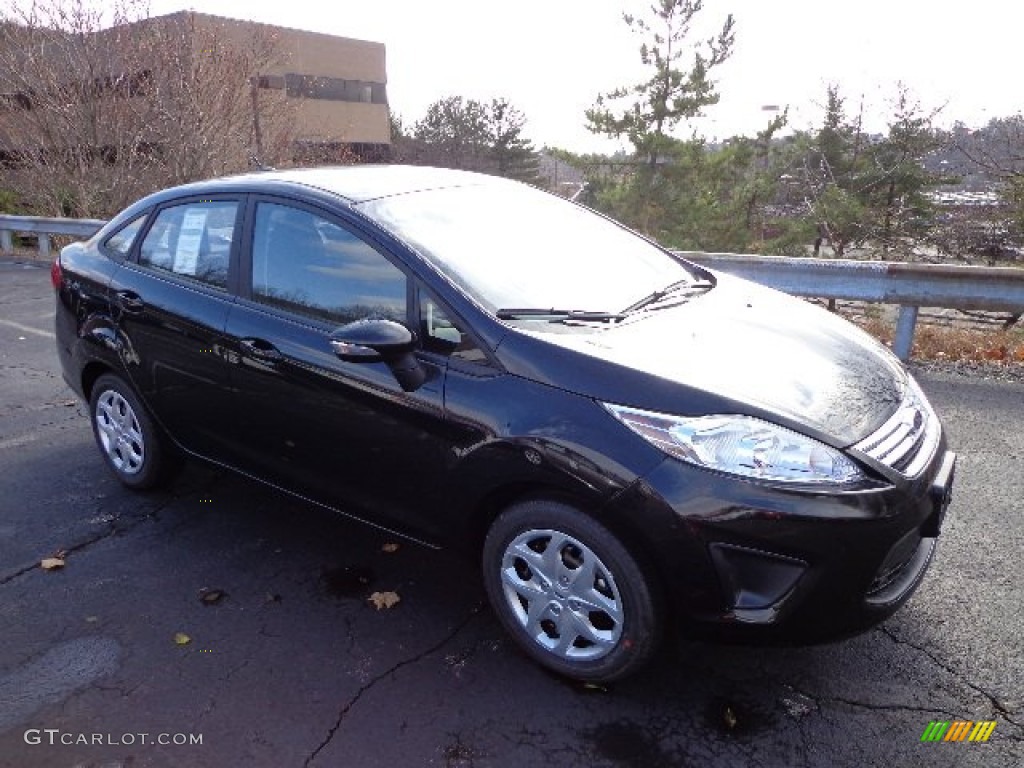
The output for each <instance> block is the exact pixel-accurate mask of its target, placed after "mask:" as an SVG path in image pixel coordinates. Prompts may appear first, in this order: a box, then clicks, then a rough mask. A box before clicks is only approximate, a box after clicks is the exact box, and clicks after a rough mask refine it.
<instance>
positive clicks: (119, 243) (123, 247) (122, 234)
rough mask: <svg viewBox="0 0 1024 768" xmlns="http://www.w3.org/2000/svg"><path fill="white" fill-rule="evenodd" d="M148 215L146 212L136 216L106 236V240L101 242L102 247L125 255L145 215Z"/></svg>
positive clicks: (144, 219)
mask: <svg viewBox="0 0 1024 768" xmlns="http://www.w3.org/2000/svg"><path fill="white" fill-rule="evenodd" d="M148 215H149V214H148V213H143V214H140V215H138V216H136V217H135V218H134V219H132V220H131V221H129V222H128V223H127V224H125V225H124V226H123V227H121V228H120V229H119V230H117V232H115V233H114V234H112V235H111V236H110V237H108V238H107V240H106V242H105V243H103V247H104V248H106V249H107V250H108V251H111V252H113V253H116V254H118V255H120V256H127V255H128V252H129V251H131V249H132V244H133V243H134V242H135V238H136V237H137V236H138V234H139V231H140V230H141V229H142V225H143V224H145V223H146V216H148Z"/></svg>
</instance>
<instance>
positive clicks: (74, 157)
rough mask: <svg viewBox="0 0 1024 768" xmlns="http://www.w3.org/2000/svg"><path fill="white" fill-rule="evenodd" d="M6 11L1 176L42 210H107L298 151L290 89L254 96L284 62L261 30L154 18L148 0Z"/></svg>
mask: <svg viewBox="0 0 1024 768" xmlns="http://www.w3.org/2000/svg"><path fill="white" fill-rule="evenodd" d="M0 14H2V17H0V171H2V174H3V181H2V182H0V186H3V187H6V188H9V189H13V190H15V191H16V192H17V193H18V195H19V197H20V198H21V200H22V202H23V203H24V204H25V205H26V206H27V207H28V208H29V209H30V210H32V211H34V212H37V213H41V214H50V215H74V216H108V215H110V214H112V213H113V212H115V211H116V210H118V209H119V208H121V207H123V206H124V205H125V204H127V203H128V202H130V201H132V200H134V199H136V198H137V197H139V196H140V195H142V194H144V193H146V192H149V191H152V190H154V189H159V188H161V187H164V186H168V185H170V184H175V183H182V182H187V181H192V180H196V179H200V178H205V177H208V176H213V175H218V174H222V173H225V172H230V171H234V170H243V169H244V168H245V167H246V166H247V164H248V160H249V157H250V155H252V154H261V155H262V157H261V159H266V160H268V161H274V160H278V159H279V158H280V157H287V154H286V153H288V152H290V146H291V137H290V134H289V131H290V126H291V125H292V123H293V121H291V120H290V119H289V115H288V110H289V106H288V104H287V102H286V100H285V97H284V94H283V92H279V93H272V92H270V91H266V97H264V98H257V97H258V96H262V95H263V93H264V92H263V91H259V92H258V93H256V89H257V88H258V86H259V77H260V76H261V72H264V71H266V69H267V68H269V67H272V66H273V65H274V64H276V63H279V62H278V58H279V56H278V54H277V51H276V47H275V41H274V39H273V37H272V36H271V35H270V34H269V33H268V32H267V31H266V30H265V29H264V28H262V27H252V26H249V25H238V24H233V25H230V26H229V25H222V24H221V21H220V20H219V19H216V18H214V17H209V16H203V15H201V14H194V13H184V14H173V15H171V16H165V17H158V18H152V19H151V18H148V16H147V13H146V7H145V5H144V4H143V2H142V1H141V0H118V2H117V3H115V4H114V5H113V6H111V5H109V4H105V3H102V2H99V1H98V0H35V2H31V3H25V4H23V5H22V4H18V3H15V4H13V5H11V6H8V7H7V9H6V10H4V11H0ZM257 144H262V146H261V147H258V146H257ZM260 150H262V152H260Z"/></svg>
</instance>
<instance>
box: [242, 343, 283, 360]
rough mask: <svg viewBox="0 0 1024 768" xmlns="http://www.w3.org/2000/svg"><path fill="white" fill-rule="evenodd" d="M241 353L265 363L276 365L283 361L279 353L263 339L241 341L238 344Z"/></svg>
mask: <svg viewBox="0 0 1024 768" xmlns="http://www.w3.org/2000/svg"><path fill="white" fill-rule="evenodd" d="M238 345H239V346H240V347H241V348H242V352H243V353H245V354H247V355H249V356H250V357H254V358H256V359H257V360H260V361H262V362H265V363H277V362H280V361H281V360H284V355H282V354H281V351H280V350H279V349H278V348H277V347H275V346H274V345H273V344H271V343H270V342H269V341H264V340H263V339H242V340H241V341H239V342H238Z"/></svg>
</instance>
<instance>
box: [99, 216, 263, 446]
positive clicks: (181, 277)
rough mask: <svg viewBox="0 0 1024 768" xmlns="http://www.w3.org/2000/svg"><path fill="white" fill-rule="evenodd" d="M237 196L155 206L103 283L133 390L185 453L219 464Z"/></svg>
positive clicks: (226, 420)
mask: <svg viewBox="0 0 1024 768" xmlns="http://www.w3.org/2000/svg"><path fill="white" fill-rule="evenodd" d="M243 199H244V198H243V197H242V196H212V197H210V196H207V197H203V198H185V199H179V200H174V201H171V202H167V203H165V204H163V205H162V206H160V208H159V209H158V210H157V211H156V212H155V214H154V215H153V217H152V219H151V220H150V223H149V226H148V228H147V229H146V231H145V232H144V233H143V234H142V236H141V238H137V240H138V244H137V245H136V246H135V247H134V248H133V258H132V259H131V260H129V261H126V262H124V265H123V267H122V268H121V269H120V270H118V271H117V273H116V274H115V275H114V279H113V281H112V283H111V287H110V295H111V301H112V303H113V305H114V314H115V317H116V319H117V320H116V321H117V324H118V326H119V329H120V331H121V332H122V334H123V338H125V339H127V341H128V345H127V349H126V350H125V352H124V359H125V365H126V368H127V372H128V375H129V376H130V378H131V381H132V383H133V384H134V386H135V388H136V390H137V391H138V392H139V394H140V395H141V396H142V398H143V400H144V401H145V402H146V404H147V406H149V408H150V410H151V411H152V412H153V414H154V415H155V416H156V418H157V420H158V421H159V422H160V423H161V424H162V425H163V427H164V428H165V429H166V430H167V432H168V433H169V434H170V435H171V436H172V437H173V438H174V439H175V440H177V441H178V442H179V443H181V444H182V445H183V446H185V447H186V448H187V449H189V450H190V451H193V452H195V453H198V454H200V455H202V456H206V457H208V458H212V459H215V460H224V459H225V458H226V457H227V454H226V453H225V450H224V447H225V439H224V435H225V430H226V429H228V428H229V427H230V424H229V417H228V411H229V404H230V401H231V392H230V365H229V362H228V361H227V360H226V359H225V357H224V346H223V342H224V337H223V332H224V324H225V322H226V319H227V316H228V312H229V310H230V308H231V306H232V304H233V302H234V297H233V294H232V288H233V286H234V283H235V282H237V263H238V239H239V238H238V232H239V227H240V221H241V212H242V209H243V206H242V201H243Z"/></svg>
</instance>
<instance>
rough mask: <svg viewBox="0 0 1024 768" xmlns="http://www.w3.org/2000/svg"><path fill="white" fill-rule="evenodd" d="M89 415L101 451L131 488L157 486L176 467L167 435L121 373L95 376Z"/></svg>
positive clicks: (117, 474) (175, 457)
mask: <svg viewBox="0 0 1024 768" xmlns="http://www.w3.org/2000/svg"><path fill="white" fill-rule="evenodd" d="M89 417H90V420H91V421H92V434H93V437H95V438H96V445H97V446H98V447H99V449H100V454H102V456H103V458H104V460H105V461H106V462H107V466H108V467H110V469H111V471H112V472H113V473H114V475H115V476H116V477H117V479H118V480H120V481H121V482H122V483H123V484H124V485H126V486H128V487H129V488H132V489H134V490H139V491H141V490H148V489H150V488H155V487H157V486H158V485H160V484H161V483H163V482H165V481H166V480H167V479H168V478H169V477H170V476H171V474H172V473H173V470H174V469H175V468H176V467H177V465H178V463H179V462H178V458H177V456H176V454H174V452H173V449H172V448H171V446H170V444H169V442H168V440H167V438H166V437H165V435H164V434H163V432H162V431H161V430H160V428H159V427H157V425H156V424H155V423H154V422H153V419H152V418H151V417H150V415H149V412H148V411H147V410H146V407H145V406H144V405H143V404H142V403H141V402H140V401H139V399H138V398H137V397H136V396H135V393H134V392H133V391H132V388H131V387H130V386H128V385H127V384H126V383H125V382H124V380H122V379H121V378H120V377H118V376H115V375H114V374H112V373H106V374H103V375H102V376H100V377H99V378H98V379H96V383H95V384H94V385H93V388H92V395H91V397H90V398H89Z"/></svg>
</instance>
